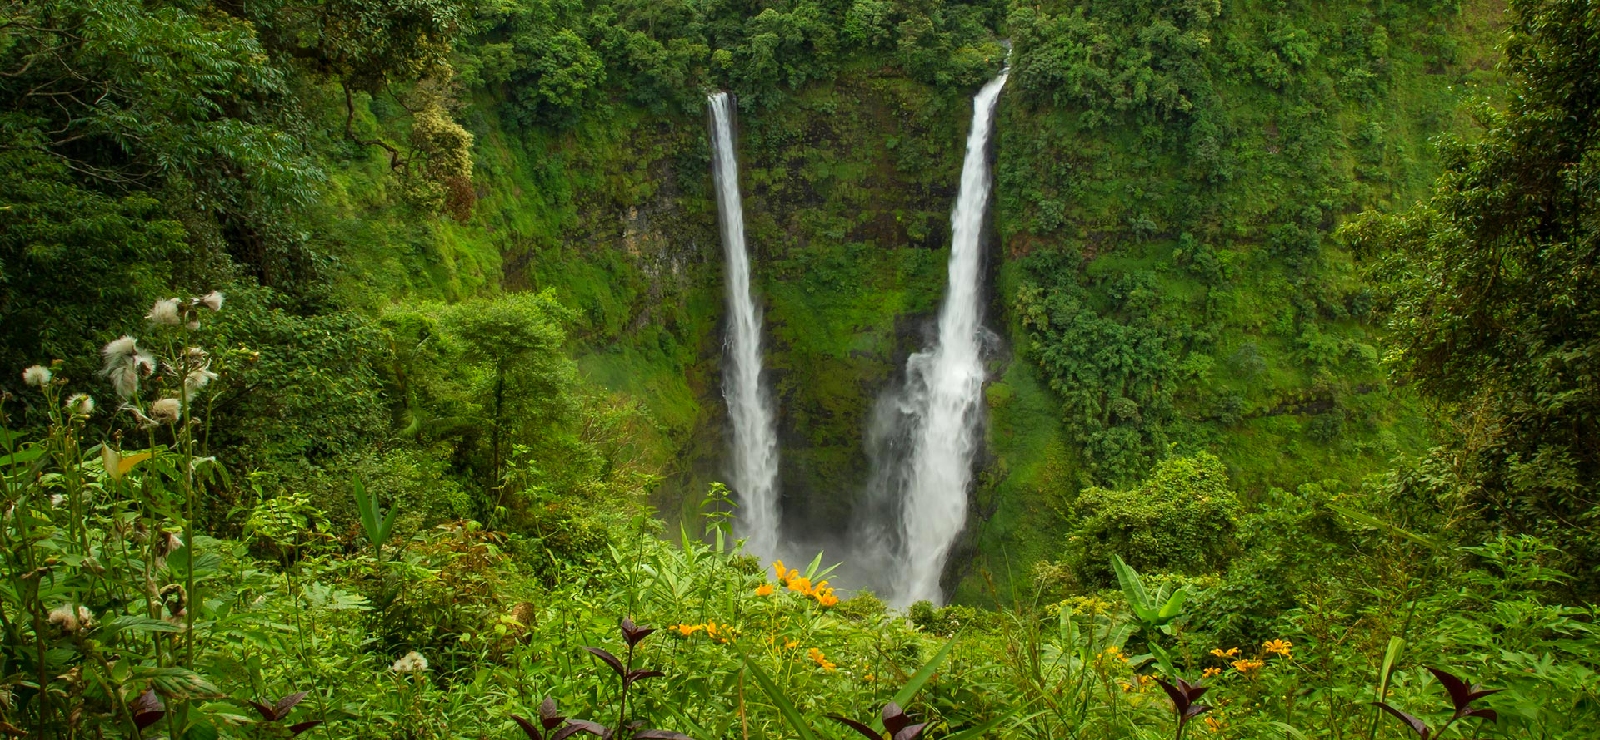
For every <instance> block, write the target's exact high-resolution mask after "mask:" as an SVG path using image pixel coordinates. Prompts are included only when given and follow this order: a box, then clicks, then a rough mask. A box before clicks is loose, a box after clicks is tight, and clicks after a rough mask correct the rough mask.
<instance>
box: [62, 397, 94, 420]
mask: <svg viewBox="0 0 1600 740" xmlns="http://www.w3.org/2000/svg"><path fill="white" fill-rule="evenodd" d="M67 413H70V414H73V415H75V416H88V415H90V414H92V413H94V398H93V397H91V396H90V395H89V394H87V393H74V394H73V395H72V397H71V398H68V399H67Z"/></svg>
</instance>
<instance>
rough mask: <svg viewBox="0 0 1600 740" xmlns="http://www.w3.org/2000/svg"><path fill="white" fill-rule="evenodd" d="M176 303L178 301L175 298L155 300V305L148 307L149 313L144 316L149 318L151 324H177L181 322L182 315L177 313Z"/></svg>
mask: <svg viewBox="0 0 1600 740" xmlns="http://www.w3.org/2000/svg"><path fill="white" fill-rule="evenodd" d="M178 303H179V301H178V299H176V298H167V299H164V300H160V301H156V303H155V305H154V306H151V307H150V313H147V314H145V318H146V319H149V320H150V323H152V324H166V325H167V326H178V325H180V324H182V323H183V316H182V314H181V313H179V310H178Z"/></svg>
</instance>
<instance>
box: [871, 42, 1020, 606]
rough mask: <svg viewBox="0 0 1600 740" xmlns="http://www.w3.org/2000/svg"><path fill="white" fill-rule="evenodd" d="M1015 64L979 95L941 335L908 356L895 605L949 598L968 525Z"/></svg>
mask: <svg viewBox="0 0 1600 740" xmlns="http://www.w3.org/2000/svg"><path fill="white" fill-rule="evenodd" d="M1006 75H1007V70H1001V71H1000V76H999V77H996V78H994V79H992V80H990V81H989V82H988V84H986V85H984V86H983V89H982V90H979V91H978V95H977V97H975V98H973V99H972V127H971V128H970V129H969V130H968V132H967V154H966V158H965V159H964V160H963V161H962V163H961V190H960V192H959V193H958V194H957V195H956V207H955V211H954V212H952V213H951V214H950V225H951V239H950V285H949V287H948V288H946V289H945V290H946V292H945V297H944V305H943V306H942V307H941V308H940V309H939V343H938V344H936V345H934V346H933V348H932V349H930V350H925V351H923V352H919V353H917V354H915V355H912V356H911V359H910V360H908V361H907V362H906V381H907V383H906V386H907V389H908V390H910V391H911V392H912V393H913V394H914V395H913V396H912V404H911V407H910V408H909V409H907V411H909V412H910V413H909V415H910V417H911V418H912V419H913V420H914V422H915V423H916V426H915V427H914V429H915V431H914V433H913V435H912V439H914V440H915V443H914V446H913V447H912V448H911V460H910V464H911V467H910V469H909V470H908V471H907V473H906V477H905V481H906V490H905V504H904V506H903V507H902V509H901V518H900V545H901V551H900V552H899V553H898V555H899V559H900V563H901V568H900V574H899V577H900V578H901V579H903V580H902V582H900V583H898V584H896V588H895V590H894V592H893V593H891V594H887V596H888V597H889V600H890V602H891V603H893V604H896V605H898V606H907V605H910V604H913V603H915V602H918V601H922V600H924V599H926V600H928V601H932V602H933V603H935V604H940V603H943V602H944V594H943V592H942V591H941V590H940V589H939V576H940V575H942V574H943V573H944V565H945V560H946V559H947V558H948V557H949V556H950V547H951V546H952V545H954V544H955V541H956V536H957V535H960V534H961V529H962V528H963V527H965V526H966V525H967V487H968V485H970V484H971V482H972V463H973V455H974V453H976V452H977V449H978V439H977V436H978V422H979V412H980V411H981V409H980V407H979V406H980V403H981V401H982V399H983V357H982V356H981V354H980V350H981V349H982V346H981V342H982V337H981V336H980V332H982V331H983V325H982V323H981V319H982V315H983V311H982V308H983V304H982V301H983V291H982V290H981V288H982V283H983V244H982V239H981V237H982V236H983V218H984V214H985V213H986V212H987V211H988V207H989V192H990V190H991V189H992V181H991V178H990V175H989V133H990V130H991V129H992V128H993V127H994V108H995V103H996V102H998V101H999V99H1000V88H1002V87H1004V86H1005V84H1006Z"/></svg>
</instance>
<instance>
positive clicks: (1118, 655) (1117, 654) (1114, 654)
mask: <svg viewBox="0 0 1600 740" xmlns="http://www.w3.org/2000/svg"><path fill="white" fill-rule="evenodd" d="M1106 657H1107V658H1111V659H1112V660H1120V661H1123V662H1124V663H1126V662H1127V661H1128V656H1126V655H1123V654H1122V648H1119V647H1117V646H1116V645H1112V646H1111V647H1108V648H1106Z"/></svg>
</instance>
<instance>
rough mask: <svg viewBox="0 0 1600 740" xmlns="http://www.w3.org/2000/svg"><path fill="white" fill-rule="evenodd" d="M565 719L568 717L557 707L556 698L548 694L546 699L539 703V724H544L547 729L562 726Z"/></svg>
mask: <svg viewBox="0 0 1600 740" xmlns="http://www.w3.org/2000/svg"><path fill="white" fill-rule="evenodd" d="M565 719H566V717H563V716H562V715H561V711H560V710H558V709H556V700H555V699H551V698H550V697H548V696H547V697H545V698H544V701H542V702H540V703H539V724H541V725H544V728H545V729H546V730H554V729H555V728H557V727H560V726H561V722H562V721H563V720H565Z"/></svg>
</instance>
